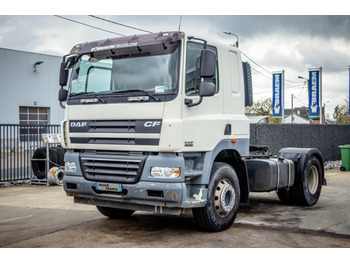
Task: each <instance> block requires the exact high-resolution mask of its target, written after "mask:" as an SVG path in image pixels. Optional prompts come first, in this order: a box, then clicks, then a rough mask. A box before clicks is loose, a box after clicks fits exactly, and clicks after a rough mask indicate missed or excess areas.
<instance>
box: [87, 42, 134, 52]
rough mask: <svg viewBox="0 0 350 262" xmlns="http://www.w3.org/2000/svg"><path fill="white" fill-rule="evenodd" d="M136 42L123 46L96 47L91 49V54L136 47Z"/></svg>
mask: <svg viewBox="0 0 350 262" xmlns="http://www.w3.org/2000/svg"><path fill="white" fill-rule="evenodd" d="M137 44H138V42H135V43H125V44H115V45H106V46H98V47H93V48H91V52H96V51H103V50H108V49H117V48H125V47H133V46H137Z"/></svg>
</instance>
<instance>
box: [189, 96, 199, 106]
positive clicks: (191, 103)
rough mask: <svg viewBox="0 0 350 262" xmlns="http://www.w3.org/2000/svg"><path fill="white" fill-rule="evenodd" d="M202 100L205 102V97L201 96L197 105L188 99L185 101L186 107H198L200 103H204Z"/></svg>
mask: <svg viewBox="0 0 350 262" xmlns="http://www.w3.org/2000/svg"><path fill="white" fill-rule="evenodd" d="M202 100H203V97H202V96H200V97H199V100H198V101H197V102H196V103H193V100H192V99H188V98H186V99H185V105H186V106H188V107H193V106H198V105H199V104H200V103H202Z"/></svg>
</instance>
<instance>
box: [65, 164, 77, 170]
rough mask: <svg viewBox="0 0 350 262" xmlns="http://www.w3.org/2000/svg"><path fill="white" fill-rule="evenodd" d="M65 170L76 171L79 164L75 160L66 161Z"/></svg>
mask: <svg viewBox="0 0 350 262" xmlns="http://www.w3.org/2000/svg"><path fill="white" fill-rule="evenodd" d="M64 170H65V171H67V172H76V171H77V165H76V164H75V163H74V162H65V163H64Z"/></svg>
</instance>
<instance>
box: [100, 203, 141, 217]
mask: <svg viewBox="0 0 350 262" xmlns="http://www.w3.org/2000/svg"><path fill="white" fill-rule="evenodd" d="M96 207H97V210H98V211H100V213H101V214H102V215H104V216H106V217H109V218H113V219H125V218H128V217H130V216H131V215H132V214H133V213H134V212H135V210H128V209H119V208H112V207H102V206H96Z"/></svg>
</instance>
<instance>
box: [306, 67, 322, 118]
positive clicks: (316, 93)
mask: <svg viewBox="0 0 350 262" xmlns="http://www.w3.org/2000/svg"><path fill="white" fill-rule="evenodd" d="M319 115H320V70H319V69H316V70H310V71H309V116H319Z"/></svg>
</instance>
